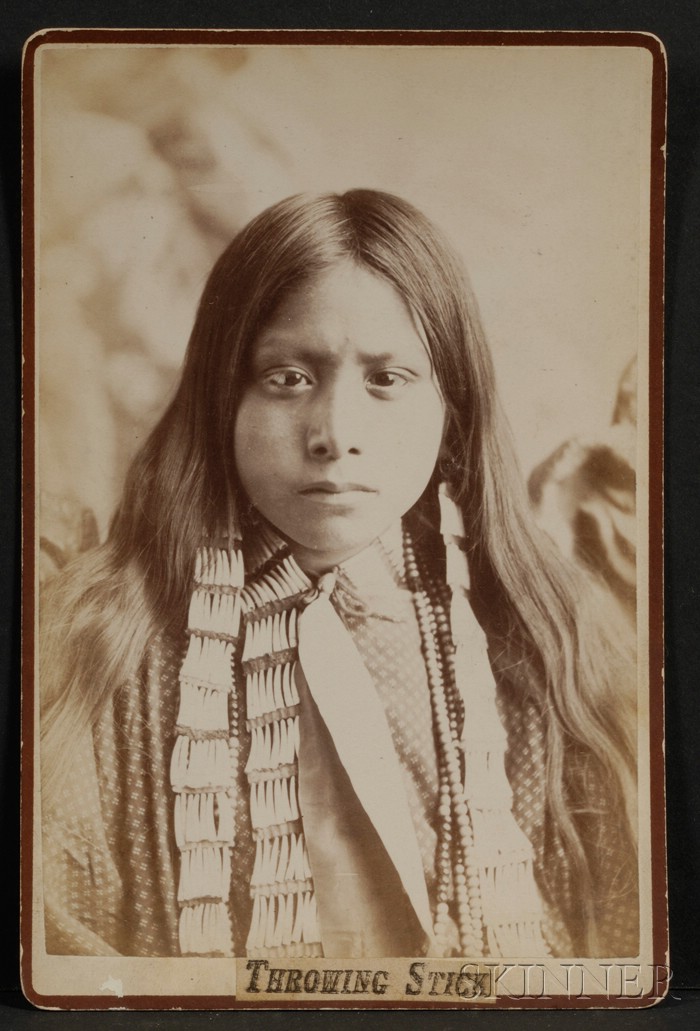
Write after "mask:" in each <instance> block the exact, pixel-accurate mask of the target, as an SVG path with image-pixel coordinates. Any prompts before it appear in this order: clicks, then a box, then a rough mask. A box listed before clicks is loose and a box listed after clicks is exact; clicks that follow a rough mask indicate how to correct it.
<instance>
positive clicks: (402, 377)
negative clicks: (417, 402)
mask: <svg viewBox="0 0 700 1031" xmlns="http://www.w3.org/2000/svg"><path fill="white" fill-rule="evenodd" d="M408 382H409V376H408V374H407V373H405V372H400V371H399V370H398V369H379V370H378V371H377V372H373V373H372V375H371V376H369V377H368V379H367V385H368V386H369V388H370V389H371V390H373V391H374V392H375V393H379V394H382V395H384V396H386V395H389V394H395V393H396V392H397V391H398V390H400V389H401V388H402V387H405V386H406V384H407V383H408Z"/></svg>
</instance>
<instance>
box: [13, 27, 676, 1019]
mask: <svg viewBox="0 0 700 1031" xmlns="http://www.w3.org/2000/svg"><path fill="white" fill-rule="evenodd" d="M83 35H84V38H83V36H81V34H80V33H75V32H72V31H70V30H54V31H53V32H48V33H45V34H40V35H39V36H38V37H36V38H35V39H34V40H32V41H31V43H30V46H29V50H28V52H27V54H26V55H25V68H26V69H28V71H25V75H26V76H27V80H28V81H29V82H30V83H31V89H30V90H29V91H27V90H25V99H24V104H25V111H24V117H25V139H24V148H25V181H29V183H30V187H29V189H30V192H31V212H30V213H28V212H27V211H26V210H25V225H26V228H25V267H24V275H25V284H26V285H25V290H26V297H27V303H28V306H29V315H28V318H27V322H26V325H27V327H28V330H27V332H25V363H26V365H25V377H24V392H25V407H26V408H27V410H28V411H29V412H30V414H31V415H32V416H33V418H32V419H31V421H30V424H29V426H28V428H27V426H26V425H25V451H30V452H31V457H30V459H29V461H30V462H31V463H32V480H31V482H32V490H31V492H30V496H29V498H28V501H27V505H28V508H29V509H30V510H31V519H32V525H33V526H34V541H35V545H34V551H33V554H32V555H27V554H25V577H26V580H25V598H28V599H29V605H30V612H31V616H30V618H31V620H32V626H33V628H34V629H33V634H32V636H33V644H32V642H29V643H27V638H26V635H25V674H26V675H25V681H24V684H23V691H24V703H23V706H24V745H23V750H24V754H23V761H24V763H25V770H26V769H29V771H30V773H29V774H28V776H29V777H30V781H31V790H32V794H31V802H32V808H31V813H32V815H31V825H30V832H29V840H28V838H27V831H26V830H25V832H24V839H23V840H24V846H25V848H24V855H23V865H24V869H25V884H29V885H30V889H29V892H30V894H29V898H30V906H31V939H30V940H25V941H24V949H25V952H26V954H27V956H28V959H27V964H28V965H25V968H24V971H25V972H24V977H25V984H24V988H25V992H27V994H28V995H29V997H30V998H31V999H32V1001H35V1002H37V1004H39V1005H51V1006H53V1007H56V1006H59V1007H66V1008H72V1007H75V1008H81V1007H82V1008H85V1007H89V1008H108V1007H110V1006H120V1007H122V1006H125V1005H126V1006H129V1005H132V1006H138V1005H142V1006H143V1005H144V1000H151V1001H148V1002H146V1003H145V1004H146V1005H147V1006H162V1007H163V1008H167V1007H169V1006H175V1005H183V1000H185V1003H184V1004H187V1003H186V1000H190V1003H192V1001H193V1000H194V1001H195V1002H196V1004H197V1006H198V1007H199V1008H207V1007H209V1008H236V1007H255V1006H259V1005H262V1006H268V1007H269V1006H271V1005H275V1006H280V1005H283V1006H290V1007H295V1006H300V1005H301V1006H318V1007H320V1006H329V1005H332V1006H353V1007H358V1008H360V1007H371V1006H373V1005H383V1006H387V1005H394V1006H404V1007H409V1006H424V1007H427V1006H430V1007H436V1006H458V1007H460V1008H464V1007H465V1006H466V1007H468V1006H480V1007H483V1006H489V1005H490V1006H492V1007H493V1006H496V1007H498V1006H509V1005H510V1006H515V1005H522V1004H523V1000H525V1001H526V1002H529V1003H534V1004H537V1005H542V1006H555V1005H568V1006H570V1005H591V1004H596V1005H609V1006H622V1005H651V1004H652V1003H653V1002H654V1001H656V1000H658V999H660V998H662V997H663V995H664V994H665V991H666V990H667V986H668V985H667V981H668V968H667V955H666V939H665V933H666V932H665V908H664V907H665V902H664V898H665V881H664V857H663V853H662V850H661V851H660V846H659V834H658V832H657V831H655V828H658V827H662V824H663V809H662V806H663V779H662V777H663V775H662V772H661V766H660V763H661V755H662V740H661V728H662V719H661V715H660V714H661V711H662V710H661V705H662V698H661V690H662V685H661V669H660V666H659V664H658V660H659V656H660V654H661V639H662V638H661V624H660V580H659V576H660V574H659V568H660V565H659V563H660V556H661V525H660V504H661V501H660V497H661V493H660V492H661V485H660V469H661V450H660V449H661V440H660V434H659V430H658V427H659V426H660V419H661V410H660V390H661V377H662V359H661V315H660V313H661V304H662V294H661V289H660V263H661V253H662V251H661V242H660V241H661V237H660V228H659V225H658V223H657V222H655V221H654V212H655V211H656V212H658V211H659V210H662V204H663V153H662V148H663V143H664V140H663V121H664V113H663V106H662V105H663V99H662V98H663V83H664V77H665V68H664V58H663V48H662V47H661V45H660V43H659V41H658V40H657V39H656V38H655V37H652V36H645V35H644V34H641V33H639V34H629V33H628V34H616V33H608V34H592V33H591V34H585V33H579V34H566V33H551V34H543V33H538V34H528V33H523V34H519V35H520V36H521V37H522V39H520V40H518V39H517V35H514V34H510V35H509V36H508V39H507V40H503V41H500V40H498V38H497V37H498V35H499V34H498V33H474V34H468V33H466V34H465V33H459V34H451V33H449V32H445V33H441V34H439V36H440V39H439V41H436V40H435V38H434V35H435V34H429V35H430V36H431V38H430V39H426V38H425V36H424V34H423V33H420V32H416V33H403V34H401V35H402V37H403V38H402V39H401V40H397V39H396V38H395V37H396V35H397V34H393V33H386V34H384V39H382V38H381V37H382V34H381V33H380V34H376V33H375V34H373V38H372V40H371V41H370V40H367V39H366V38H364V36H363V34H362V33H358V34H356V36H357V38H356V40H355V41H353V42H348V40H349V39H350V38H351V37H352V34H351V33H343V34H337V35H340V36H342V42H341V41H338V42H335V41H332V40H331V39H329V37H330V36H332V35H333V34H332V33H330V34H328V33H327V34H326V37H325V40H324V41H322V42H319V41H310V39H309V38H308V34H306V33H304V32H298V33H291V34H290V33H286V35H285V38H284V39H281V38H280V34H276V33H258V34H257V36H256V34H254V33H253V34H246V33H245V32H237V31H229V32H214V31H212V32H209V33H205V34H203V33H198V34H197V39H196V40H193V39H191V38H190V36H191V35H192V34H190V33H188V32H181V33H176V32H169V31H167V30H163V32H162V33H160V34H159V33H158V32H141V33H138V32H134V33H129V32H119V31H107V30H105V31H102V32H100V31H99V30H94V31H92V32H90V31H87V32H85V33H84V34H83ZM456 35H458V36H459V40H457V39H456ZM470 35H471V36H472V38H469V37H470ZM531 35H532V36H536V37H537V38H536V39H531V38H529V37H530V36H531ZM567 35H571V36H572V37H573V36H575V39H570V40H569V39H567ZM378 36H379V37H380V38H377V37H378ZM547 36H549V37H551V38H546V37H547ZM291 37H293V38H291ZM660 98H661V100H660ZM660 104H661V106H660ZM27 155H29V156H27ZM28 214H29V217H28ZM655 406H656V407H655ZM655 578H656V579H655ZM28 648H29V649H31V656H32V657H31V661H30V662H29V664H28V665H27V661H26V651H27V649H28ZM32 672H33V675H32ZM25 776H27V774H26V773H25ZM659 778H661V779H659ZM25 826H26V825H25ZM661 841H662V842H663V836H662V837H661ZM27 871H28V872H27ZM25 901H26V896H25ZM139 1000H140V1002H139ZM153 1000H156V1001H155V1002H154V1001H153ZM592 1000H593V1002H592Z"/></svg>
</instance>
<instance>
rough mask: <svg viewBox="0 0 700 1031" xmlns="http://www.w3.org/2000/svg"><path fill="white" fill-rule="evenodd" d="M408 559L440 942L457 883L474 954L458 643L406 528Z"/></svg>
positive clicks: (477, 905) (442, 943)
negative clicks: (432, 793) (433, 743)
mask: <svg viewBox="0 0 700 1031" xmlns="http://www.w3.org/2000/svg"><path fill="white" fill-rule="evenodd" d="M404 562H405V569H406V581H407V584H408V586H409V588H410V589H411V593H412V596H413V601H414V606H415V609H416V616H417V618H418V626H419V631H420V636H421V644H422V648H423V655H424V658H425V663H426V670H427V674H428V686H429V690H430V698H431V705H432V711H433V720H434V726H435V732H436V738H437V746H438V772H439V783H440V788H439V806H438V812H439V816H440V829H439V834H438V859H437V874H438V889H437V906H436V914H435V925H434V931H435V938H436V944H437V945H438V947H440V948H443V949H446V948H447V947H448V936H449V927H450V919H449V904H448V899H449V897H450V890H451V888H453V891H454V897H455V903H456V908H457V920H458V928H459V939H460V949H461V951H462V954H463V955H469V956H471V955H473V956H476V955H480V954H481V953H482V951H483V930H482V922H481V896H480V884H479V874H478V869H477V867H476V864H475V863H474V862H473V859H474V856H473V834H472V826H471V819H470V816H469V808H468V805H467V802H466V799H465V797H464V790H463V786H462V763H461V759H460V756H459V746H458V742H459V715H458V708H457V705H458V703H457V692H456V689H455V683H454V664H453V662H451V661H450V659H451V657H452V653H453V651H454V646H453V643H452V637H451V632H450V625H449V617H448V616H447V609H446V607H445V606H444V604H441V602H440V599H439V597H438V595H439V591H438V587H437V585H436V584H435V582H434V581H433V579H432V578H431V577H429V575H428V574H427V571H425V572H424V571H422V570H421V569H420V568H419V565H418V561H417V558H416V553H415V549H414V547H413V542H412V540H411V538H410V535H409V533H408V532H407V531H406V532H405V533H404ZM429 588H432V590H430V589H429ZM445 673H447V678H448V680H449V686H450V688H451V690H448V685H447V684H446V682H445ZM455 831H456V833H455Z"/></svg>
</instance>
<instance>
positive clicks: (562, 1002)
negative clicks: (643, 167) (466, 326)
mask: <svg viewBox="0 0 700 1031" xmlns="http://www.w3.org/2000/svg"><path fill="white" fill-rule="evenodd" d="M52 43H53V44H56V43H64V44H90V43H95V44H109V43H111V44H114V43H124V44H132V45H133V44H163V45H168V44H180V45H183V44H185V45H200V46H202V45H219V46H220V45H224V44H231V45H234V44H235V45H239V46H240V45H260V44H275V45H304V46H316V45H343V46H348V45H363V46H373V45H381V46H406V45H414V46H415V45H420V46H499V47H509V46H524V45H527V46H581V47H583V46H585V47H590V46H611V45H614V46H616V47H636V48H643V49H646V50H648V51H649V53H650V54H651V57H652V60H653V78H652V109H651V114H652V125H651V139H650V146H651V168H650V173H651V174H650V178H651V197H650V206H651V218H650V268H649V277H650V278H649V289H650V293H649V357H650V383H649V513H648V514H649V527H650V541H649V634H650V642H649V659H650V670H649V673H650V696H649V716H650V721H649V733H650V741H649V748H650V772H651V785H650V806H651V818H652V819H651V868H652V869H651V872H652V883H653V886H654V892H653V900H652V924H653V930H652V945H653V961H654V964H655V965H656V966H657V967H658V969H659V971H660V972H663V971H667V970H668V967H667V963H668V916H667V896H666V835H665V787H664V749H663V739H664V738H663V735H664V701H663V690H664V687H663V653H664V645H663V582H664V581H663V310H664V294H663V287H664V182H665V178H664V177H665V137H666V98H667V82H666V55H665V51H664V48H663V44H662V42H661V41H660V40H659V39H658V38H657V37H656V36H654V35H652V34H648V33H643V32H627V31H620V32H616V31H612V32H611V31H600V32H597V31H531V30H524V31H497V30H483V31H482V30H375V29H358V30H337V29H308V30H307V29H300V30H298V29H221V30H218V29H202V30H197V29H47V30H43V31H41V32H39V33H37V34H36V35H34V36H32V37H31V38H30V39H29V40H28V41H27V43H26V45H25V51H24V61H23V68H22V139H23V147H22V175H23V182H22V219H23V225H22V250H23V280H22V298H23V311H22V333H23V356H24V364H23V416H22V439H23V455H22V482H23V487H22V550H23V569H22V584H23V606H22V692H23V693H22V742H23V744H22V779H21V807H22V825H21V845H22V860H21V916H20V936H21V949H22V951H21V979H22V985H23V991H24V993H25V995H26V997H27V998H28V999H29V1001H30V1002H32V1003H33V1004H34V1005H35V1006H38V1007H40V1008H47V1009H54V1008H70V1009H90V1010H107V1009H114V1008H119V1009H140V1010H164V1009H173V1008H178V1009H185V1010H188V1009H189V1010H217V1009H218V1010H236V1009H250V1008H251V1007H250V1006H247V1005H246V1004H245V1003H241V1002H238V1001H236V1000H235V999H232V998H231V997H230V996H209V997H202V996H198V997H193V996H168V997H165V996H150V995H132V996H124V997H123V998H120V999H119V1000H117V999H115V998H114V997H111V998H108V997H105V998H103V997H95V996H70V997H68V996H57V997H54V996H44V995H40V994H39V993H38V992H36V991H35V990H34V987H33V983H32V969H31V940H32V889H33V872H32V855H31V853H32V841H33V834H34V826H33V815H32V810H33V793H34V763H33V736H34V730H35V720H36V713H35V711H34V703H33V691H32V685H33V680H34V617H35V606H36V597H35V591H34V568H33V567H34V561H33V553H34V539H35V486H36V469H35V460H34V443H35V430H34V425H35V417H36V412H35V400H34V380H35V339H34V332H33V320H34V262H35V256H36V241H35V225H34V214H35V212H34V183H35V159H34V152H33V135H34V85H33V76H34V68H35V60H36V55H37V50H38V49H39V48H40V47H41V46H43V45H45V44H52ZM658 985H659V989H660V990H659V992H658V993H653V994H650V995H648V996H642V997H634V998H632V997H630V998H615V1000H614V1002H611V1000H610V999H608V998H607V997H606V996H605V995H594V996H591V997H589V998H586V999H577V998H567V997H565V996H559V997H557V998H556V1000H554V1001H551V1000H550V1001H549V1002H546V1000H544V999H537V998H533V997H528V998H509V997H500V996H499V997H498V999H497V1001H496V1004H495V1008H496V1009H513V1008H515V1009H534V1008H537V1009H541V1008H543V1007H544V1006H554V1007H556V1008H562V1009H564V1008H567V1009H568V1008H583V1007H585V1008H600V1007H610V1006H614V1007H615V1008H638V1007H640V1006H649V1005H653V1004H654V1003H656V1002H658V1001H660V999H661V998H662V997H663V995H664V994H665V992H666V990H667V989H668V983H667V982H666V981H664V978H663V976H660V978H659V982H658ZM483 1005H484V1004H483V1003H470V1002H468V1001H466V1002H459V1003H440V1004H439V1008H440V1009H444V1010H446V1011H451V1010H454V1009H460V1010H462V1009H474V1008H477V1009H478V1008H483ZM282 1006H284V1008H291V1009H299V1010H301V1009H314V1010H316V1009H319V1008H320V1007H319V1006H318V1004H316V1003H314V1002H307V1001H305V1000H303V999H302V1000H299V1001H298V1002H295V1003H294V1004H280V1003H278V1002H275V1001H273V1000H269V1001H268V1000H261V1001H260V1002H259V1003H256V1006H255V1009H261V1010H263V1009H280V1008H282ZM332 1008H334V1009H348V1008H349V1009H426V1005H425V1004H424V1003H421V1002H412V1001H411V1000H407V1001H406V1002H405V1003H402V1004H397V1003H395V1002H383V1001H381V1000H379V999H377V1000H370V1001H364V1002H363V1003H362V1004H361V1005H358V1004H357V1003H355V1002H352V1001H350V1000H348V1001H347V1002H345V1001H339V1002H335V1001H334V1003H333V1005H332ZM491 1008H493V1007H491Z"/></svg>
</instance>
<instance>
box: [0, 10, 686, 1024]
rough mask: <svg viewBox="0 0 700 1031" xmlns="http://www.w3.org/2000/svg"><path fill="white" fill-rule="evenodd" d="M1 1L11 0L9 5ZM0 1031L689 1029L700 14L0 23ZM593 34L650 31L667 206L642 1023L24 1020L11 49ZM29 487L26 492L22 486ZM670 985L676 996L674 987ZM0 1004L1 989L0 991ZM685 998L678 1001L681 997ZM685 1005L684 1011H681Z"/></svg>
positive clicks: (28, 17) (17, 155)
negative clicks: (657, 715) (649, 979)
mask: <svg viewBox="0 0 700 1031" xmlns="http://www.w3.org/2000/svg"><path fill="white" fill-rule="evenodd" d="M11 3H12V0H9V3H8V4H7V6H8V7H9V6H10V4H11ZM0 21H1V23H2V24H1V27H0V90H1V92H0V97H1V101H2V102H1V106H0V113H1V114H2V128H1V129H0V167H1V170H2V192H1V197H2V232H1V233H0V261H1V263H2V270H3V273H4V274H3V276H2V280H1V282H0V327H1V331H0V332H1V335H0V420H1V427H2V434H1V435H0V855H1V856H2V872H1V873H0V1026H2V1027H16V1028H19V1027H29V1026H30V1023H31V1021H32V1020H34V1019H42V1020H45V1021H47V1022H48V1023H53V1024H54V1025H55V1026H59V1024H60V1027H69V1026H70V1027H73V1026H75V1027H81V1028H82V1027H91V1026H94V1024H95V1023H96V1022H99V1024H100V1026H110V1027H112V1028H121V1027H126V1026H129V1025H130V1023H131V1022H133V1021H136V1020H138V1026H140V1027H152V1028H160V1027H161V1026H166V1024H167V1025H168V1026H169V1025H170V1023H172V1022H174V1021H177V1023H178V1026H182V1027H183V1028H184V1027H231V1026H234V1027H239V1028H240V1027H252V1026H256V1027H257V1026H259V1027H261V1028H262V1027H266V1028H268V1027H269V1028H277V1027H280V1028H282V1027H284V1028H290V1029H291V1028H297V1027H302V1026H304V1027H306V1026H315V1027H318V1028H321V1027H326V1026H328V1024H329V1023H332V1024H333V1025H336V1024H337V1025H338V1026H341V1027H350V1026H352V1027H369V1026H374V1025H375V1023H379V1022H385V1021H386V1022H389V1023H390V1024H391V1026H392V1027H394V1026H395V1027H399V1026H401V1027H411V1028H418V1027H421V1028H423V1027H430V1028H441V1029H445V1031H449V1029H452V1028H457V1027H462V1026H464V1023H465V1022H466V1023H469V1021H470V1020H471V1019H480V1020H482V1021H485V1022H486V1024H487V1025H488V1026H489V1028H490V1027H495V1026H496V1025H495V1023H494V1021H498V1026H502V1025H501V1021H502V1020H510V1021H511V1023H512V1022H513V1021H515V1022H516V1023H518V1026H522V1027H524V1026H528V1027H541V1028H545V1027H547V1028H549V1027H555V1026H556V1027H557V1028H558V1029H564V1028H568V1027H569V1026H573V1025H576V1026H577V1027H583V1026H584V1022H585V1023H586V1024H589V1022H590V1021H591V1020H603V1022H604V1023H605V1024H606V1026H613V1025H612V1024H609V1023H608V1021H609V1020H610V1019H613V1020H615V1021H616V1023H615V1025H614V1026H616V1027H628V1026H632V1025H634V1026H637V1022H639V1023H640V1024H641V1023H644V1022H646V1023H648V1024H652V1023H653V1024H654V1025H658V1026H662V1025H663V1026H669V1025H671V1024H678V1026H680V1025H681V1021H682V1022H683V1024H684V1025H685V1026H690V1025H691V1024H692V1021H693V1016H694V1017H695V1020H696V1021H697V1020H698V1013H697V1009H698V1007H697V1006H696V1005H694V1004H695V1002H696V1001H698V1000H697V999H696V997H695V993H694V992H693V993H690V992H683V991H682V989H686V990H687V989H698V988H700V947H698V939H699V938H700V906H699V905H698V898H699V896H700V890H699V888H698V885H699V884H700V850H699V848H698V845H699V839H700V762H699V761H698V735H697V727H698V724H699V723H700V615H699V613H698V607H699V606H698V596H699V594H700V489H699V488H700V448H699V447H698V442H699V438H700V417H699V414H698V410H699V408H700V115H699V112H700V3H699V2H698V0H674V2H671V3H667V4H666V5H663V4H662V3H660V2H659V0H656V2H654V3H652V2H648V0H617V2H616V0H611V2H608V3H603V2H600V0H578V2H577V0H531V2H528V0H481V2H460V3H456V2H453V0H444V2H442V3H438V4H436V5H435V7H434V8H433V7H432V6H431V5H428V4H426V3H425V0H422V2H421V0H403V2H400V3H397V2H395V0H383V2H382V0H378V2H377V3H376V4H374V3H368V2H351V0H345V2H343V0H326V2H324V3H322V2H318V3H309V2H305V3H298V4H295V3H293V2H291V0H286V2H285V0H277V2H268V0H265V2H257V3H256V2H254V0H209V2H207V0H201V2H200V3H196V4H193V3H192V2H191V0H187V2H185V0H169V2H168V0H141V2H140V3H139V2H134V0H129V2H122V3H120V4H119V5H118V8H117V7H116V5H115V7H112V6H111V5H106V4H105V5H101V4H99V3H98V2H97V0H93V2H92V3H87V2H78V0H53V2H49V0H45V2H32V0H25V2H24V3H23V4H21V6H20V5H19V4H16V6H15V5H13V6H12V8H11V9H10V10H7V9H5V10H3V13H2V17H1V19H0ZM61 26H68V27H79V28H84V27H115V28H336V29H342V28H376V29H381V28H384V29H400V28H410V29H593V30H605V29H608V30H634V31H647V32H653V33H655V34H656V35H657V36H659V38H660V39H661V41H662V42H663V44H664V46H665V48H666V51H667V54H668V64H669V109H668V166H667V202H666V301H665V304H666V316H665V322H666V345H665V348H666V357H665V368H666V372H665V376H666V391H665V395H666V595H667V600H666V619H667V629H666V645H667V664H666V685H667V686H666V692H667V695H666V707H667V730H666V735H667V741H666V752H667V760H668V761H667V797H668V848H669V884H670V888H669V909H670V929H671V966H672V968H673V972H674V978H673V989H672V996H675V997H676V998H675V999H674V998H671V999H669V1000H668V1002H667V1003H666V1004H664V1006H663V1007H661V1009H659V1010H656V1011H651V1012H646V1013H636V1014H635V1013H631V1012H630V1013H618V1014H610V1015H608V1017H607V1018H606V1017H605V1015H603V1014H592V1013H589V1014H586V1013H583V1012H581V1013H566V1014H563V1013H540V1014H534V1013H528V1014H521V1015H515V1014H514V1015H512V1016H511V1017H508V1018H506V1017H505V1016H503V1015H500V1016H499V1015H497V1014H492V1016H490V1017H489V1016H487V1015H486V1014H480V1015H479V1017H476V1018H472V1015H471V1014H456V1013H453V1014H448V1013H430V1014H426V1013H421V1012H413V1013H404V1014H398V1013H392V1014H388V1013H386V1014H378V1013H373V1014H370V1013H365V1014H361V1013H357V1014H351V1013H338V1012H336V1013H334V1014H332V1015H331V1014H320V1013H316V1014H314V1013H306V1014H301V1013H300V1014H292V1013H290V1014H281V1013H267V1014H262V1013H259V1014H206V1015H205V1014H197V1015H195V1014H190V1015H185V1014H181V1015H176V1014H171V1015H156V1014H151V1015H145V1014H144V1015H140V1016H139V1017H135V1016H134V1015H133V1014H132V1015H129V1014H100V1015H99V1016H98V1015H96V1014H94V1015H89V1014H88V1015H79V1014H65V1015H58V1014H56V1015H51V1014H43V1015H42V1014H38V1013H32V1012H30V1011H29V1008H28V1007H27V1004H26V1003H25V1004H24V1007H25V1008H24V1009H23V1008H22V1006H23V1003H22V1001H21V1000H20V999H19V998H18V996H17V994H16V993H17V990H18V988H19V933H18V923H19V915H18V909H19V906H18V878H19V858H18V855H19V752H20V749H19V717H20V702H19V677H20V640H19V636H20V635H19V605H20V603H19V594H20V591H19V578H20V562H21V560H20V553H19V528H20V505H19V502H20V496H21V491H20V478H19V421H20V411H21V403H20V375H21V359H20V307H21V300H20V288H21V271H20V230H21V201H20V182H21V175H20V161H21V148H20V68H21V54H22V45H23V43H24V41H25V40H26V39H27V37H29V36H30V35H31V34H32V33H34V32H35V31H37V30H38V29H41V28H49V27H61ZM26 486H27V487H30V486H31V485H29V484H27V485H26ZM679 989H680V990H681V991H679ZM2 993H7V994H2ZM679 999H682V1000H683V1002H679V1001H678V1000H679ZM691 1010H694V1011H696V1012H695V1013H693V1012H692V1011H691Z"/></svg>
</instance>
